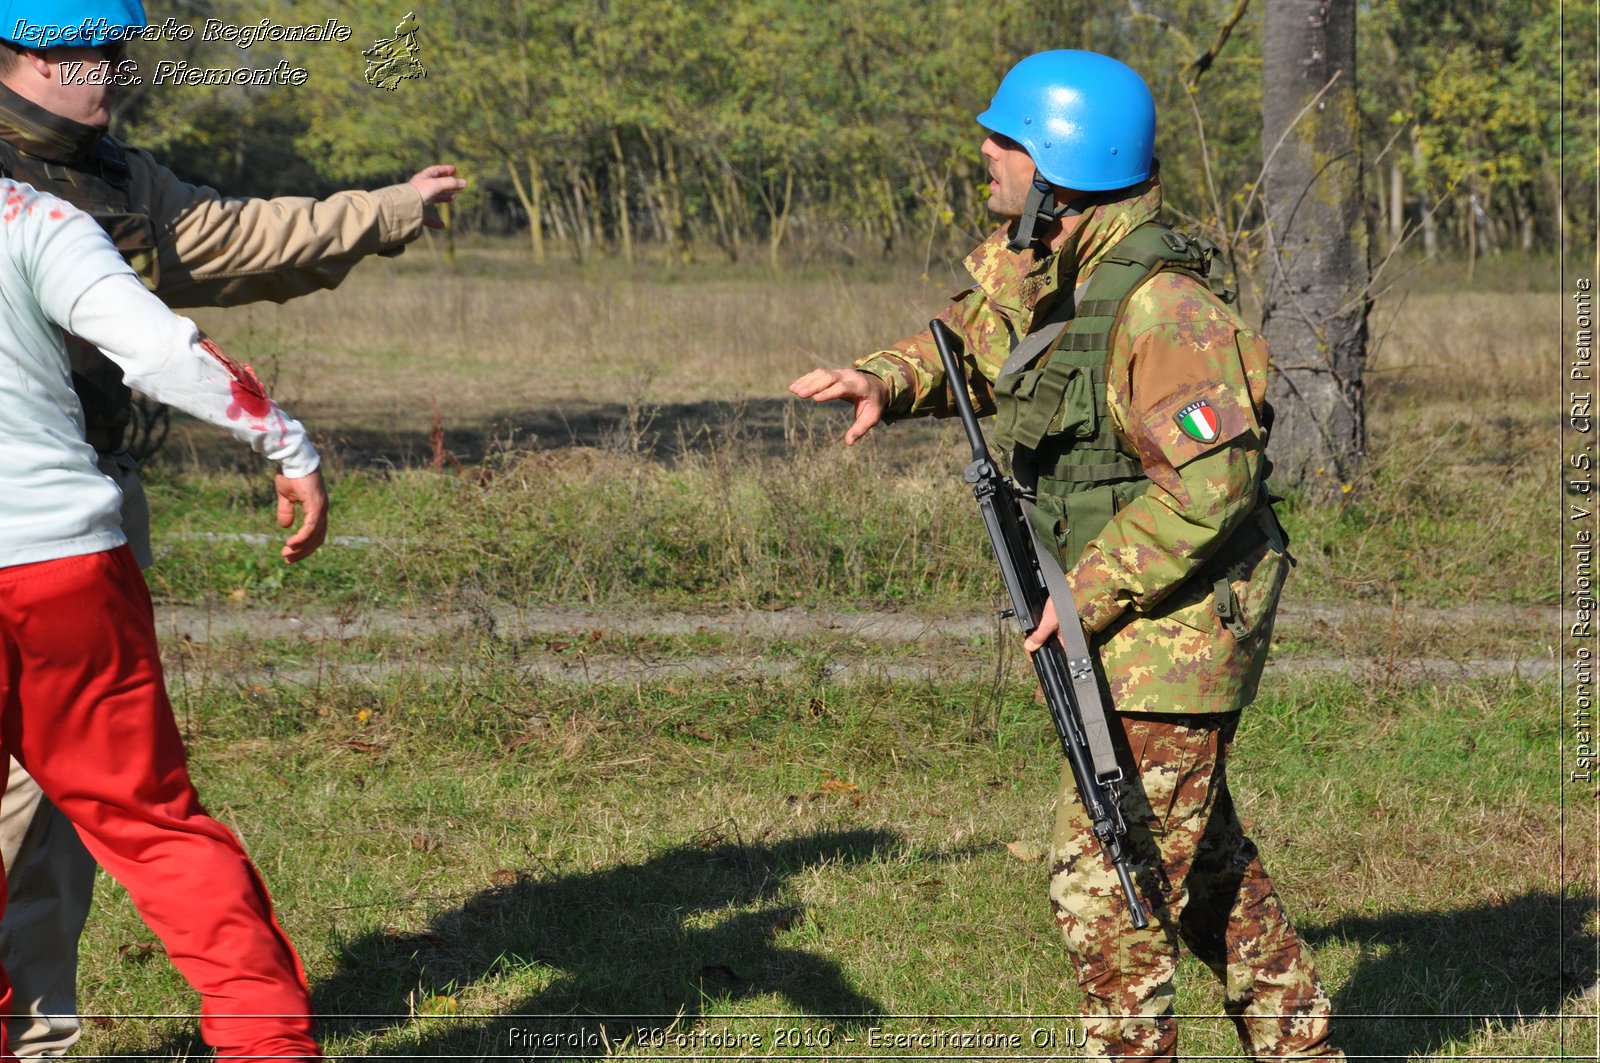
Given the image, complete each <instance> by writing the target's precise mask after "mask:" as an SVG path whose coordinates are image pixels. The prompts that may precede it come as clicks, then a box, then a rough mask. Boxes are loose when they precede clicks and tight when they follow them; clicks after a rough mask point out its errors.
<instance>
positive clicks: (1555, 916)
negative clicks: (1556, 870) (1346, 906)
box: [1300, 892, 1600, 1059]
mask: <svg viewBox="0 0 1600 1063" xmlns="http://www.w3.org/2000/svg"><path fill="white" fill-rule="evenodd" d="M1595 907H1596V906H1595V899H1594V898H1593V897H1588V898H1577V897H1570V896H1569V897H1567V898H1565V900H1564V901H1563V898H1562V897H1561V896H1560V895H1558V894H1555V893H1551V892H1535V893H1528V894H1523V895H1522V896H1519V897H1514V898H1512V899H1510V900H1507V901H1504V902H1501V903H1499V904H1492V905H1490V904H1486V905H1479V906H1477V907H1473V908H1464V909H1460V910H1457V911H1448V912H1395V913H1392V914H1389V915H1380V916H1372V917H1366V916H1349V917H1347V918H1344V919H1339V920H1335V921H1334V922H1331V923H1327V924H1324V925H1319V926H1305V927H1302V928H1301V929H1300V936H1301V937H1302V938H1303V939H1305V940H1306V941H1307V942H1308V943H1310V944H1312V945H1321V944H1331V943H1338V942H1349V943H1352V944H1354V945H1356V946H1358V947H1359V948H1360V950H1361V958H1360V959H1359V961H1358V962H1357V966H1356V969H1355V971H1354V973H1353V974H1352V975H1351V977H1350V979H1349V981H1348V982H1347V983H1346V984H1345V986H1344V987H1343V988H1342V989H1340V990H1339V991H1338V992H1337V993H1335V994H1334V997H1333V1010H1334V1014H1335V1016H1336V1017H1337V1018H1336V1019H1335V1023H1334V1028H1333V1032H1334V1040H1335V1041H1336V1042H1337V1043H1338V1045H1339V1047H1341V1048H1343V1049H1344V1050H1345V1051H1346V1052H1347V1053H1348V1054H1349V1055H1350V1056H1351V1058H1356V1057H1362V1058H1367V1059H1406V1058H1408V1057H1412V1056H1418V1055H1426V1054H1428V1053H1432V1052H1438V1051H1440V1050H1441V1049H1442V1048H1443V1047H1444V1046H1445V1045H1448V1044H1451V1043H1453V1042H1458V1041H1462V1040H1465V1039H1467V1038H1470V1037H1471V1036H1472V1035H1473V1034H1474V1033H1476V1032H1478V1031H1481V1030H1482V1029H1483V1028H1484V1021H1485V1019H1486V1018H1487V1019H1490V1020H1493V1019H1496V1018H1501V1019H1503V1021H1504V1022H1505V1023H1507V1024H1510V1023H1513V1022H1515V1021H1518V1020H1519V1019H1523V1018H1526V1019H1533V1018H1538V1017H1541V1016H1545V1017H1548V1016H1555V1015H1560V1014H1561V1010H1562V1006H1563V1005H1564V1004H1565V1002H1566V1001H1567V1000H1568V999H1569V998H1571V997H1572V996H1573V995H1574V994H1577V993H1581V992H1583V991H1584V990H1585V989H1587V988H1589V987H1591V986H1593V985H1594V984H1595V979H1596V976H1597V973H1600V972H1597V971H1596V969H1595V946H1596V941H1595V936H1594V934H1593V933H1591V932H1588V931H1586V930H1585V929H1584V928H1585V927H1588V926H1591V925H1592V924H1591V920H1592V919H1593V918H1594V915H1595Z"/></svg>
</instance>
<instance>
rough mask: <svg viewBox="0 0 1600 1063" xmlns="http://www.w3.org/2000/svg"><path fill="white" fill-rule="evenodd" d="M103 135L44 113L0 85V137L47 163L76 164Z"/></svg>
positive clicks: (42, 109)
mask: <svg viewBox="0 0 1600 1063" xmlns="http://www.w3.org/2000/svg"><path fill="white" fill-rule="evenodd" d="M105 134H106V131H105V130H104V129H101V128H99V127H97V126H91V125H84V124H83V123H82V122H75V121H73V120H72V119H71V118H64V117H62V116H61V115H59V114H56V113H55V112H54V111H50V110H47V109H45V108H43V107H41V106H39V105H38V104H37V103H34V102H33V101H32V100H29V99H26V98H24V97H22V96H19V95H17V93H15V92H14V91H12V90H11V89H10V88H9V87H8V86H6V85H3V84H0V137H4V138H5V139H6V140H8V141H10V142H11V144H12V145H14V146H15V147H16V148H17V150H18V151H21V152H24V153H25V154H28V155H32V156H33V157H34V158H36V159H43V160H44V161H46V162H61V163H78V162H82V161H83V160H84V159H85V158H87V157H88V155H89V153H90V152H91V151H92V150H94V146H95V144H97V143H99V141H100V138H101V137H103V136H105Z"/></svg>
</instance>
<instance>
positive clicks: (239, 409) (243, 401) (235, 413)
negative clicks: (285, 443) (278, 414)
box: [200, 338, 272, 430]
mask: <svg viewBox="0 0 1600 1063" xmlns="http://www.w3.org/2000/svg"><path fill="white" fill-rule="evenodd" d="M200 347H201V348H202V349H203V350H204V351H205V352H206V353H207V354H209V355H211V357H213V358H215V359H216V360H217V361H218V362H220V363H221V364H222V367H223V368H224V369H226V370H227V371H228V376H230V377H231V378H232V379H231V380H230V381H229V387H230V388H232V390H233V403H232V404H231V405H230V406H229V407H228V420H230V421H237V420H238V419H239V417H240V415H241V414H242V415H244V416H247V417H249V418H250V419H251V420H253V421H255V422H257V423H256V424H254V425H252V427H254V428H256V429H257V430H264V429H265V428H266V425H265V424H263V423H260V422H263V421H265V420H266V418H267V416H268V415H269V414H270V413H271V412H272V400H271V399H269V398H268V397H267V389H266V388H264V387H262V386H261V380H260V379H259V378H258V377H257V376H256V373H255V370H254V369H251V368H250V367H249V366H247V365H243V364H241V363H240V362H239V361H238V360H237V359H235V358H234V357H233V356H232V355H230V354H229V353H228V352H227V351H224V350H223V349H222V348H221V347H218V346H217V344H216V343H215V341H213V340H211V339H209V338H207V339H202V340H201V341H200Z"/></svg>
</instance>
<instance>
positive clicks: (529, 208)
mask: <svg viewBox="0 0 1600 1063" xmlns="http://www.w3.org/2000/svg"><path fill="white" fill-rule="evenodd" d="M506 173H508V174H509V175H510V176H511V187H512V189H514V190H515V191H516V193H517V202H518V203H521V204H522V209H523V210H524V211H525V212H526V213H527V215H528V235H529V236H530V237H531V238H532V240H533V260H534V261H535V262H537V263H538V264H539V265H541V266H542V265H544V263H545V249H544V223H543V222H542V221H541V220H540V216H541V215H542V214H543V213H544V180H543V179H542V178H541V177H540V176H539V163H538V161H537V160H536V159H534V157H533V152H531V151H530V152H528V183H527V184H526V185H524V184H523V183H522V175H521V174H519V173H518V172H517V164H516V163H515V162H514V161H512V160H511V159H506Z"/></svg>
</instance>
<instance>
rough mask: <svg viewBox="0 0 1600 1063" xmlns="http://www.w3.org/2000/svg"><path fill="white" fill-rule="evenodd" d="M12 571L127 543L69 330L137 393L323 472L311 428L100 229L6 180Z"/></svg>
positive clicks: (0, 535)
mask: <svg viewBox="0 0 1600 1063" xmlns="http://www.w3.org/2000/svg"><path fill="white" fill-rule="evenodd" d="M0 314H3V319H0V567H6V566H10V565H21V564H27V563H30V562H35V561H50V560H54V559H56V558H62V557H73V556H76V555H79V554H89V553H95V552H98V551H101V550H109V549H111V548H113V547H116V546H120V545H121V544H122V543H123V542H125V541H126V540H125V538H124V536H123V534H122V527H121V518H120V517H119V515H118V510H119V505H120V497H119V494H118V491H117V487H116V485H115V484H114V483H112V482H111V480H109V479H108V478H107V477H106V476H104V475H103V474H102V473H100V472H99V470H98V469H96V467H95V453H94V449H93V448H92V447H90V446H89V444H88V443H86V442H84V438H83V411H82V408H81V407H80V406H79V404H78V399H77V395H76V394H75V393H74V392H73V390H72V375H71V370H70V368H69V366H68V362H67V353H66V348H65V345H64V344H63V342H62V329H66V330H67V331H69V332H72V333H74V334H76V335H78V336H80V337H82V338H83V339H85V340H88V341H89V342H90V343H93V344H94V345H95V346H97V347H99V348H100V349H101V350H103V351H104V352H105V354H106V356H107V357H109V358H110V359H111V360H112V361H114V362H116V363H117V365H119V366H121V367H122V369H123V372H124V373H125V374H126V378H127V381H128V383H129V384H130V385H131V386H132V387H134V388H136V389H138V390H139V391H141V392H143V393H144V394H146V395H149V396H150V397H151V398H153V399H157V400H158V401H161V402H164V403H166V404H168V405H170V406H173V407H175V408H177V409H180V410H183V411H184V412H185V413H189V414H193V415H194V416H195V417H198V418H200V419H202V420H205V421H209V422H211V423H212V424H216V425H219V426H221V427H222V428H225V429H227V430H228V431H230V432H231V433H233V434H234V435H235V436H237V437H238V438H240V439H241V440H244V441H245V442H247V443H249V444H250V446H251V447H252V448H253V449H254V450H255V451H256V452H257V453H259V454H263V455H265V456H266V457H267V458H269V459H271V460H273V461H276V462H279V463H281V465H282V467H283V472H284V474H285V475H288V476H305V475H309V474H310V473H312V472H314V471H315V470H316V468H317V464H318V457H317V452H316V448H314V447H313V446H312V445H311V442H310V440H308V439H307V438H306V433H305V429H304V428H302V427H301V425H300V423H299V422H298V421H295V420H293V419H292V418H290V417H289V416H288V415H287V414H285V413H284V412H283V410H282V409H280V408H279V407H278V405H277V403H275V402H273V401H272V400H271V399H270V398H268V397H267V395H266V393H265V392H264V391H263V390H262V388H261V385H260V383H259V382H258V381H257V380H256V378H255V374H254V373H252V372H250V370H249V368H248V367H246V366H242V365H240V364H239V363H237V362H236V361H234V360H233V359H231V358H229V357H228V356H227V355H226V354H224V353H223V352H222V351H221V350H220V349H219V348H218V347H216V345H215V344H213V343H211V341H209V340H203V339H201V337H200V333H199V330H198V329H197V328H196V327H195V325H194V323H193V322H192V321H189V320H188V319H187V318H183V317H179V316H178V315H177V314H174V313H173V312H172V311H170V310H168V309H167V308H166V307H165V306H164V305H162V303H161V301H160V300H159V299H157V298H156V297H155V296H153V295H151V294H150V293H149V292H148V291H146V290H145V287H144V285H143V284H141V283H140V282H139V280H138V278H137V277H135V276H134V274H133V271H132V270H131V269H129V268H128V265H127V264H126V263H125V262H124V261H123V260H122V256H121V255H119V254H118V253H117V251H116V249H115V248H114V247H113V246H112V244H111V241H110V239H109V238H107V236H106V235H105V233H104V232H103V231H102V230H101V228H100V226H99V225H97V224H96V223H95V222H94V220H93V219H91V218H90V217H89V216H88V215H87V214H84V213H83V212H82V211H80V210H78V209H77V208H75V207H73V206H71V205H69V204H67V203H66V202H64V201H62V200H60V199H57V198H55V197H54V196H49V195H45V194H43V193H40V192H37V191H35V190H34V189H33V188H32V187H31V186H29V185H22V184H17V183H15V182H13V181H9V180H0Z"/></svg>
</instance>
